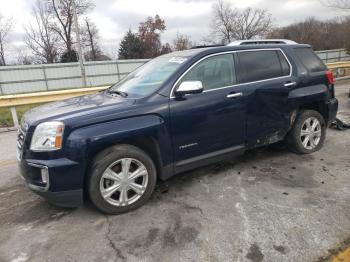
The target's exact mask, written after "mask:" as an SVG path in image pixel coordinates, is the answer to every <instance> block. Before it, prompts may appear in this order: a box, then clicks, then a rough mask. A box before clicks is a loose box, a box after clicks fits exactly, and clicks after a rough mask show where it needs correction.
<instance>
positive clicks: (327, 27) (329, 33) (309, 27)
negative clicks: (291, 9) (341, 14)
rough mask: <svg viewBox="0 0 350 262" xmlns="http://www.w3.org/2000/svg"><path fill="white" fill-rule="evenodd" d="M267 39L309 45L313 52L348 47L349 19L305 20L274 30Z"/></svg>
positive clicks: (349, 39)
mask: <svg viewBox="0 0 350 262" xmlns="http://www.w3.org/2000/svg"><path fill="white" fill-rule="evenodd" d="M268 38H287V39H291V40H294V41H296V42H298V43H304V44H310V45H312V47H313V48H314V49H315V50H327V49H338V48H345V47H349V43H350V17H347V18H336V19H331V20H327V21H322V20H317V19H315V18H312V17H311V18H307V19H305V20H304V21H302V22H298V23H294V24H291V25H288V26H285V27H281V28H276V29H274V30H273V31H272V32H271V33H270V34H269V35H268Z"/></svg>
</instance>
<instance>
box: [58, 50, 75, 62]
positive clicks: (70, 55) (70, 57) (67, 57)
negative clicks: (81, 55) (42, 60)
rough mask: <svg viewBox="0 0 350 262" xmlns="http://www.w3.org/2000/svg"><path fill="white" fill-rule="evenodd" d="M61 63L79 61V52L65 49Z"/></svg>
mask: <svg viewBox="0 0 350 262" xmlns="http://www.w3.org/2000/svg"><path fill="white" fill-rule="evenodd" d="M60 62H61V63H70V62H78V54H77V52H76V51H75V50H73V49H72V50H71V51H68V50H67V51H65V52H64V53H63V54H62V56H61V59H60Z"/></svg>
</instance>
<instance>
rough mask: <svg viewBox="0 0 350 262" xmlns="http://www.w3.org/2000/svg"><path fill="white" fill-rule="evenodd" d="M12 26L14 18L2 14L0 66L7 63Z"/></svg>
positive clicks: (0, 18) (0, 21)
mask: <svg viewBox="0 0 350 262" xmlns="http://www.w3.org/2000/svg"><path fill="white" fill-rule="evenodd" d="M12 26H13V20H12V18H5V17H3V16H2V15H1V14H0V66H4V65H6V59H5V52H6V51H5V50H6V45H7V41H8V36H9V34H10V33H11V30H12Z"/></svg>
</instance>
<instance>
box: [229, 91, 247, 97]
mask: <svg viewBox="0 0 350 262" xmlns="http://www.w3.org/2000/svg"><path fill="white" fill-rule="evenodd" d="M240 96H243V93H242V92H240V93H233V94H228V95H227V96H226V97H227V98H235V97H240Z"/></svg>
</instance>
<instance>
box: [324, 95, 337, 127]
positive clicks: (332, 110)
mask: <svg viewBox="0 0 350 262" xmlns="http://www.w3.org/2000/svg"><path fill="white" fill-rule="evenodd" d="M337 112H338V99H336V98H333V99H331V100H329V102H328V121H327V125H328V126H329V125H330V124H331V123H332V122H334V120H335V119H336V117H337Z"/></svg>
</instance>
